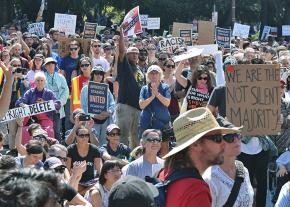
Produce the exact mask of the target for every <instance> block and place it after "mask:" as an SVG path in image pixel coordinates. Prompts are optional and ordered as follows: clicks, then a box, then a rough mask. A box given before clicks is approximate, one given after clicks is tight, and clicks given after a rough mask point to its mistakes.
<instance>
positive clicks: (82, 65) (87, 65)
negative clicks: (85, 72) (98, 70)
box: [81, 64, 90, 68]
mask: <svg viewBox="0 0 290 207" xmlns="http://www.w3.org/2000/svg"><path fill="white" fill-rule="evenodd" d="M89 66H90V64H81V68H83V67H86V68H87V67H89Z"/></svg>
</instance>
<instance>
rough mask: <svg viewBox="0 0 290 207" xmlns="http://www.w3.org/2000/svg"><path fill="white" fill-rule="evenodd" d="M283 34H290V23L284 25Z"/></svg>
mask: <svg viewBox="0 0 290 207" xmlns="http://www.w3.org/2000/svg"><path fill="white" fill-rule="evenodd" d="M282 36H290V25H282Z"/></svg>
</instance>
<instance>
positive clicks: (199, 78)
mask: <svg viewBox="0 0 290 207" xmlns="http://www.w3.org/2000/svg"><path fill="white" fill-rule="evenodd" d="M197 79H198V80H207V77H198V78H197Z"/></svg>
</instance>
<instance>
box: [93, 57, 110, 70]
mask: <svg viewBox="0 0 290 207" xmlns="http://www.w3.org/2000/svg"><path fill="white" fill-rule="evenodd" d="M97 65H100V66H102V67H103V68H104V70H105V72H108V70H109V69H110V63H109V62H108V61H107V60H106V59H105V58H104V57H102V56H101V57H100V58H99V59H97V58H94V57H93V66H97Z"/></svg>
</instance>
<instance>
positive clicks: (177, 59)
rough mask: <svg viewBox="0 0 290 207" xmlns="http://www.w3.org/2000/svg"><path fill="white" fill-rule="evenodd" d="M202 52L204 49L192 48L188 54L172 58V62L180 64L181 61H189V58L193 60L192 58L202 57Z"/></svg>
mask: <svg viewBox="0 0 290 207" xmlns="http://www.w3.org/2000/svg"><path fill="white" fill-rule="evenodd" d="M202 50H203V49H198V48H192V49H190V50H188V51H187V52H186V53H183V54H181V55H177V56H174V57H173V58H172V60H173V61H174V62H175V63H177V62H180V61H182V60H187V59H189V58H192V57H196V56H199V55H201V53H202Z"/></svg>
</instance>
